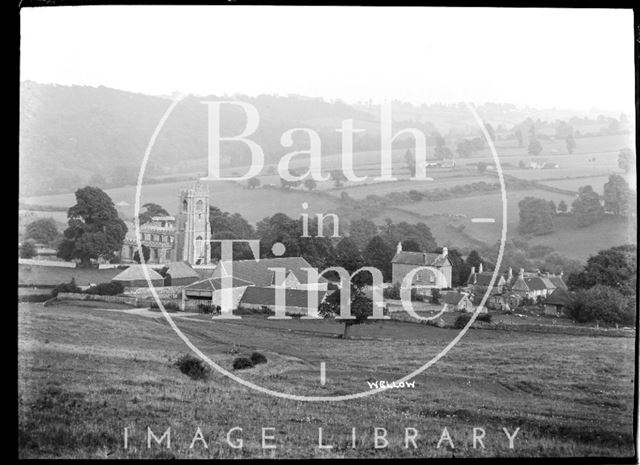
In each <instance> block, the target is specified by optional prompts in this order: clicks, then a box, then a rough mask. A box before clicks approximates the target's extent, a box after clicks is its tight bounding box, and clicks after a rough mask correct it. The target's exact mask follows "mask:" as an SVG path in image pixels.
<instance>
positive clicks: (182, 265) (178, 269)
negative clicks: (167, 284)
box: [163, 262, 200, 279]
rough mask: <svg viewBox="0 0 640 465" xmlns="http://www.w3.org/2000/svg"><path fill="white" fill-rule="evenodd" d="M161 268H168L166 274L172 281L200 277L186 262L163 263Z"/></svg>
mask: <svg viewBox="0 0 640 465" xmlns="http://www.w3.org/2000/svg"><path fill="white" fill-rule="evenodd" d="M163 266H166V267H168V268H169V269H168V270H167V273H168V274H170V275H171V278H172V279H176V278H200V275H199V274H198V273H196V272H195V271H194V270H193V268H191V267H190V266H189V264H188V263H186V262H170V263H165V264H164V265H163Z"/></svg>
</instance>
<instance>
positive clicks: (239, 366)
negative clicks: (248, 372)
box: [233, 357, 253, 370]
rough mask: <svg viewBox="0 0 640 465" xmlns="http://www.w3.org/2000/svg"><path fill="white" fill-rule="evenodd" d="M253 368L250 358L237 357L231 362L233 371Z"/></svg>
mask: <svg viewBox="0 0 640 465" xmlns="http://www.w3.org/2000/svg"><path fill="white" fill-rule="evenodd" d="M251 367H253V362H252V361H251V359H250V358H246V357H238V358H236V359H235V360H234V361H233V369H234V370H244V369H245V368H251Z"/></svg>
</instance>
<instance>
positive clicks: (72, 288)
mask: <svg viewBox="0 0 640 465" xmlns="http://www.w3.org/2000/svg"><path fill="white" fill-rule="evenodd" d="M60 292H75V293H79V292H82V291H81V290H80V288H79V287H78V286H76V280H75V278H71V281H70V282H68V283H63V284H58V285H57V286H56V287H54V288H53V289H52V290H51V297H57V296H58V294H59V293H60Z"/></svg>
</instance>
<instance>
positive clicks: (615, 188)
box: [602, 174, 634, 216]
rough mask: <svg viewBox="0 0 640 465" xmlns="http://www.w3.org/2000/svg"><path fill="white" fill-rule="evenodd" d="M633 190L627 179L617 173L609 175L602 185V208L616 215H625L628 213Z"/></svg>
mask: <svg viewBox="0 0 640 465" xmlns="http://www.w3.org/2000/svg"><path fill="white" fill-rule="evenodd" d="M633 195H634V194H633V192H632V191H631V189H630V188H629V184H627V181H625V179H624V178H623V177H622V176H620V175H619V174H613V175H611V176H609V181H608V182H607V183H606V184H605V185H604V193H603V196H602V197H603V199H604V210H605V211H608V212H611V213H613V214H614V215H618V216H626V215H628V214H629V213H630V209H629V205H630V204H631V203H632V197H633Z"/></svg>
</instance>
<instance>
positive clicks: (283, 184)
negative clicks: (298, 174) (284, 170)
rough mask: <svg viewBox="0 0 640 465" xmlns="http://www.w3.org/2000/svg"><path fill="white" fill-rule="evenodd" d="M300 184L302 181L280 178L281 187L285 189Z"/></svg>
mask: <svg viewBox="0 0 640 465" xmlns="http://www.w3.org/2000/svg"><path fill="white" fill-rule="evenodd" d="M299 185H300V181H288V180H287V179H285V178H280V187H282V188H283V189H291V188H292V187H296V186H299Z"/></svg>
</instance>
